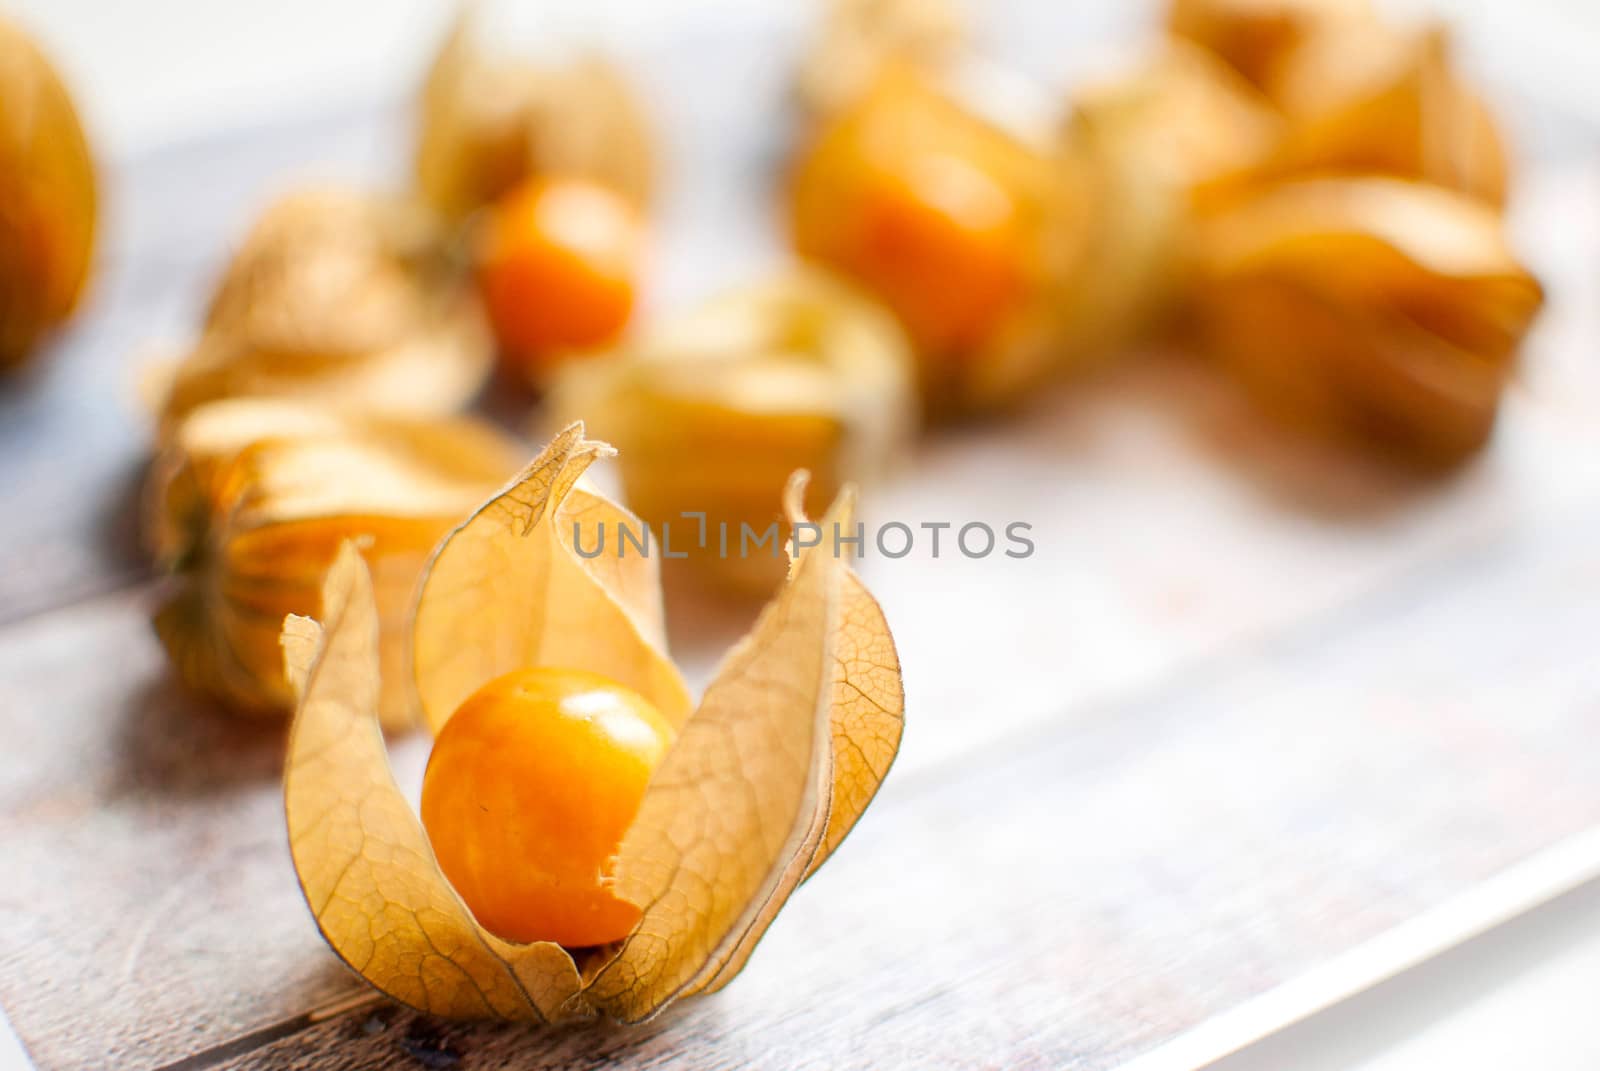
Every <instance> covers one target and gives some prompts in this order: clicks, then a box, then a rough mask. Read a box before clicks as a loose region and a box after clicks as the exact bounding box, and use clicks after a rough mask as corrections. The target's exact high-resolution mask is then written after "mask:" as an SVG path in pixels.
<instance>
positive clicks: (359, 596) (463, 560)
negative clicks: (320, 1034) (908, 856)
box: [284, 427, 903, 1023]
mask: <svg viewBox="0 0 1600 1071" xmlns="http://www.w3.org/2000/svg"><path fill="white" fill-rule="evenodd" d="M607 452H608V451H607V449H606V448H605V447H604V446H603V444H599V443H593V442H589V441H586V440H584V439H583V437H582V429H581V428H577V427H575V428H569V429H568V430H567V431H566V432H564V433H562V434H561V435H559V436H557V438H556V439H555V440H554V441H553V442H552V443H551V445H550V446H549V447H548V448H547V449H546V450H545V451H544V452H543V453H542V454H541V455H540V456H539V457H538V458H536V459H535V460H534V462H533V463H532V464H530V465H529V466H528V467H527V469H525V470H524V473H523V475H522V477H521V478H519V480H518V481H516V482H515V483H514V484H513V485H512V486H511V487H510V488H509V489H508V490H507V491H506V492H504V493H503V494H501V495H498V496H496V497H495V498H494V499H493V500H491V501H490V502H488V503H487V504H485V505H484V506H483V508H482V509H480V510H479V511H478V512H477V513H475V514H474V516H473V518H472V519H471V520H470V521H468V522H467V523H466V524H465V525H464V526H463V527H462V528H461V529H459V530H458V531H457V533H456V534H455V535H454V536H453V537H452V538H451V540H450V541H449V542H447V543H446V544H445V545H444V547H443V548H442V549H441V551H440V554H439V556H438V559H437V560H436V562H435V564H434V566H433V568H432V571H431V572H430V574H429V577H428V578H427V580H426V581H425V583H424V587H423V592H422V597H421V599H420V601H419V603H418V607H417V618H416V624H417V641H416V642H417V652H418V657H417V661H416V673H417V676H416V680H417V685H418V688H419V692H420V694H421V695H423V696H424V697H428V696H433V697H434V699H436V700H442V701H444V702H445V703H446V704H448V702H449V701H451V700H452V697H453V696H454V695H455V694H456V693H457V692H459V691H460V690H461V689H462V688H464V687H469V685H470V682H469V681H468V678H469V677H471V676H472V675H473V674H474V673H478V672H483V673H494V672H498V671H499V670H500V667H501V666H502V665H504V664H506V663H505V659H506V658H507V657H508V654H509V655H511V656H513V657H514V656H516V655H517V654H519V653H520V655H521V656H522V657H529V658H533V659H535V660H536V661H538V662H539V663H540V664H550V663H549V662H548V661H545V660H546V659H547V658H548V657H556V658H564V657H575V658H577V659H579V660H580V661H581V662H587V663H588V664H590V665H604V666H606V667H607V668H609V669H611V670H613V671H616V670H618V669H619V668H620V669H621V671H622V676H621V678H620V679H621V680H623V681H624V682H629V681H632V682H633V683H635V684H643V685H645V686H646V687H652V686H656V687H657V689H658V690H657V698H658V701H660V700H661V699H663V698H664V699H665V701H666V705H665V706H664V707H663V714H664V715H665V716H667V717H668V718H669V720H672V721H674V722H675V723H676V724H677V725H678V727H679V728H678V736H677V739H676V741H675V742H674V744H673V746H672V748H671V750H670V751H669V752H668V754H667V756H666V757H665V759H663V761H662V763H661V766H660V767H659V768H658V769H657V771H656V773H655V775H654V777H653V778H652V779H651V782H650V786H649V788H648V789H647V791H646V794H645V797H644V800H643V803H642V805H641V807H640V811H639V815H638V817H637V818H636V819H635V821H634V823H633V825H632V827H631V828H630V829H629V832H628V834H627V835H626V837H625V838H624V840H623V843H622V845H621V847H620V849H619V852H618V856H617V860H616V864H615V871H614V880H615V885H614V887H615V890H616V892H617V893H618V894H619V895H621V896H623V897H625V898H627V899H630V900H632V901H633V902H634V903H636V904H638V905H639V906H640V907H641V908H642V911H643V914H642V917H641V919H640V921H639V923H638V925H637V926H636V927H635V929H634V931H633V933H632V934H631V935H630V936H629V937H628V938H626V939H625V940H623V941H622V942H619V943H618V944H616V945H613V946H608V947H605V948H598V949H581V950H573V951H569V950H567V949H564V948H561V947H560V946H558V945H555V944H551V943H548V942H536V943H531V944H512V943H509V942H506V941H503V940H501V939H500V938H498V937H496V936H494V935H493V934H491V933H489V932H487V931H485V930H483V929H482V928H481V927H480V926H478V925H477V923H476V922H475V920H474V919H473V918H472V916H471V913H470V912H469V911H468V909H467V908H466V906H465V905H464V904H463V903H462V902H461V900H460V898H459V897H458V896H457V895H456V894H455V892H454V890H453V889H452V888H451V887H450V884H449V882H448V881H447V880H446V879H445V877H444V875H443V874H442V873H441V871H440V870H439V867H438V865H437V863H436V861H435V860H434V857H433V853H432V850H431V848H430V847H429V844H428V838H427V834H426V832H425V831H424V830H423V828H422V825H421V823H420V822H419V821H418V819H417V817H416V815H415V814H414V813H413V812H412V811H411V809H410V808H409V806H408V805H407V803H406V801H405V797H404V794H403V793H402V792H401V790H400V788H399V786H398V785H397V784H396V783H395V780H394V775H393V772H392V770H391V769H390V768H389V766H388V762H387V757H386V754H385V750H384V745H383V739H382V735H381V734H380V733H379V732H378V723H377V721H376V719H375V717H374V708H375V705H376V702H377V695H378V690H379V664H378V659H377V635H378V632H377V621H376V613H375V608H374V603H373V595H372V587H371V582H370V578H369V576H368V573H367V570H366V568H365V566H364V564H363V563H362V561H361V558H360V555H359V552H358V551H356V549H355V548H354V547H352V546H349V545H346V547H345V548H344V550H343V551H342V552H341V553H340V555H339V557H338V559H337V561H336V562H335V564H334V567H333V568H332V570H330V572H329V575H328V580H327V584H326V587H325V593H324V599H323V602H324V610H323V618H322V621H321V622H320V623H319V622H316V621H311V620H308V619H305V618H290V619H289V620H288V621H287V622H286V623H285V631H284V648H285V654H286V658H287V660H288V663H289V675H290V677H291V678H292V679H294V680H295V681H297V682H299V684H300V701H299V705H298V710H297V713H296V716H295V720H294V724H293V727H292V729H291V733H290V748H289V760H288V763H287V766H286V769H285V777H284V799H285V811H286V816H287V822H288V830H289V842H290V849H291V853H292V855H293V858H294V863H295V869H296V872H297V873H298V875H299V877H300V882H301V887H302V889H303V891H304V893H305V896H306V901H307V904H308V905H309V906H310V908H311V911H312V913H313V915H314V916H315V918H316V920H317V925H318V927H319V929H320V930H321V932H322V934H323V936H324V938H326V939H327V941H328V943H329V945H330V946H331V947H332V948H333V949H334V951H335V952H336V953H337V954H338V955H339V956H340V957H341V958H342V959H344V961H345V962H346V963H348V964H350V965H351V966H352V968H354V969H355V970H357V971H358V972H359V973H360V974H361V975H362V976H363V977H364V978H365V979H366V980H367V981H368V982H369V983H371V984H372V985H373V986H375V987H377V988H378V989H379V990H381V991H382V992H384V993H386V994H388V995H389V996H391V997H393V998H394V999H396V1000H399V1001H402V1002H403V1003H406V1004H409V1005H411V1006H412V1007H415V1008H417V1009H419V1010H421V1011H424V1012H428V1013H431V1014H436V1015H443V1016H451V1017H458V1018H489V1019H503V1020H512V1021H524V1022H569V1021H579V1020H584V1019H590V1018H594V1017H596V1016H606V1017H609V1018H612V1019H616V1020H619V1021H622V1022H630V1023H631V1022H639V1021H642V1020H645V1019H648V1018H650V1017H651V1016H653V1015H655V1014H657V1013H658V1012H659V1011H660V1010H661V1009H662V1008H664V1007H666V1006H667V1005H668V1004H670V1003H671V1002H672V1001H673V1000H675V999H677V998H679V997H682V996H688V995H690V994H693V993H697V992H704V991H710V990H714V989H717V988H720V987H721V986H722V985H725V984H726V983H727V982H728V981H729V980H730V979H731V978H732V977H734V976H735V975H736V974H737V973H738V972H739V970H740V969H741V968H742V967H743V966H744V964H745V962H746V960H747V959H748V957H749V955H750V953H751V951H752V950H753V949H754V947H755V945H756V943H757V942H758V941H759V939H760V937H761V935H762V934H763V933H764V932H765V930H766V928H767V926H768V925H770V923H771V922H772V920H773V918H774V917H775V916H776V914H777V912H778V910H779V909H780V908H781V906H782V904H783V903H784V901H785V900H787V898H788V896H789V895H790V894H791V893H792V892H793V890H794V888H795V887H796V885H798V883H799V882H800V881H801V880H802V879H803V878H804V877H805V876H806V875H808V874H809V873H811V872H813V871H814V869H815V868H816V866H817V865H819V864H820V863H821V862H822V861H823V860H824V859H825V858H826V857H827V855H828V854H829V853H830V852H831V851H832V849H833V848H834V847H835V846H836V845H837V844H838V842H839V840H840V839H842V837H843V835H844V834H845V833H846V832H848V830H849V828H850V827H851V826H852V825H853V824H854V822H855V821H856V819H857V818H859V816H860V814H861V812H862V810H863V809H864V808H865V807H866V805H867V802H868V801H870V799H871V797H872V795H873V793H874V792H875V791H876V788H877V785H878V784H879V783H880V782H881V781H882V778H883V776H884V774H885V773H886V772H887V770H888V766H889V764H890V763H891V762H892V760H893V757H894V752H895V750H896V749H897V747H898V742H899V737H900V729H901V714H902V709H903V695H902V691H901V688H900V674H899V664H898V660H897V658H896V656H895V653H894V646H893V641H892V639H891V638H890V636H889V632H888V627H887V624H886V623H885V622H884V620H883V617H882V613H881V611H880V610H879V609H878V607H877V605H876V603H874V602H873V601H872V598H871V596H870V595H868V594H867V593H866V590H865V588H863V587H861V586H860V583H859V581H857V580H856V579H855V578H854V576H853V575H852V574H851V573H850V571H849V569H848V567H847V566H846V565H845V564H844V563H843V561H842V560H840V559H839V558H838V557H836V556H834V555H832V554H829V553H826V552H825V551H824V550H823V549H822V548H818V549H815V550H811V551H808V552H805V553H804V554H803V556H802V557H800V558H799V560H798V561H797V562H796V564H795V566H794V569H793V571H792V573H791V575H790V577H789V580H788V582H787V583H786V584H785V585H784V588H783V590H782V591H780V592H779V593H778V595H777V596H776V597H775V598H774V600H773V602H772V604H771V605H770V606H768V608H767V609H766V610H765V611H764V612H763V614H762V615H761V618H760V619H759V621H758V622H757V623H756V625H755V626H754V628H753V629H752V630H751V632H750V634H749V636H748V637H746V639H745V640H744V641H743V642H741V643H740V644H739V645H738V646H736V647H735V648H734V650H733V651H732V652H730V654H729V655H728V657H727V659H726V660H725V662H724V663H723V666H722V668H721V669H720V670H719V671H718V673H717V676H716V678H715V680H714V681H713V682H712V684H711V685H710V687H709V688H708V689H707V691H706V694H705V697H704V699H703V700H702V701H701V703H700V704H699V706H698V707H697V708H696V709H694V711H693V712H692V713H690V712H689V710H688V707H687V705H686V703H684V702H683V701H682V699H681V698H679V697H676V696H675V694H674V693H675V691H676V689H675V688H673V687H672V686H671V684H670V681H668V680H666V679H665V678H662V677H661V676H660V675H659V673H658V672H657V671H658V670H659V667H660V666H661V665H663V664H666V665H670V663H665V661H664V655H663V652H662V649H661V646H660V640H659V617H658V606H659V603H658V602H655V603H652V602H650V601H649V600H645V601H640V600H639V599H637V598H636V597H635V596H637V594H638V592H639V582H642V581H647V580H653V579H654V569H655V563H654V560H653V559H641V558H631V559H612V560H610V561H608V562H604V563H602V562H601V561H600V559H586V558H584V557H582V556H579V555H577V554H574V553H573V551H572V545H571V544H569V543H568V542H567V536H566V534H565V533H564V532H561V531H560V530H559V528H560V526H562V525H563V524H564V522H568V521H572V522H575V523H578V524H580V526H581V525H583V524H585V523H600V519H602V518H603V519H604V520H605V521H608V522H609V521H615V520H618V519H623V518H625V517H626V514H625V512H624V511H622V510H621V509H620V508H619V507H617V506H615V505H612V504H610V503H608V502H606V501H605V500H604V499H601V498H599V497H598V496H595V495H593V494H592V493H589V492H585V491H582V490H581V489H580V488H579V487H578V481H579V478H580V477H581V475H582V473H583V471H584V469H585V468H586V467H587V466H588V465H589V464H590V463H591V461H593V460H594V459H595V458H596V457H598V456H603V455H604V454H605V453H607ZM574 496H576V497H574ZM789 497H790V500H791V502H793V501H797V500H798V498H799V489H798V488H795V489H793V490H792V492H791V494H790V496H789ZM850 510H851V498H850V496H849V494H848V493H847V494H845V495H844V496H842V498H841V500H840V502H839V503H837V504H836V505H835V507H834V510H833V511H832V512H830V514H829V515H828V516H827V517H825V518H824V523H825V524H827V523H840V524H848V522H849V516H850ZM585 518H588V519H589V520H588V521H585ZM497 565H504V566H505V567H506V568H507V569H508V570H509V571H510V572H509V576H510V577H511V579H510V580H509V581H508V582H505V583H497V582H496V579H495V578H496V577H498V576H500V575H501V574H500V572H499V570H498V569H497V567H496V566H497ZM547 582H553V583H554V584H555V587H554V588H552V587H545V586H543V585H545V584H546V583H547ZM530 585H531V586H530ZM557 589H559V590H557ZM628 593H632V594H628ZM657 594H659V593H657ZM485 619H488V620H491V621H493V622H495V623H496V629H498V628H502V627H503V628H506V629H509V630H510V633H511V635H510V636H509V637H507V638H506V639H505V640H504V641H503V642H493V641H494V636H492V635H490V636H487V637H462V638H461V639H460V640H459V641H457V642H456V644H455V647H456V649H457V650H458V651H459V652H460V653H459V656H457V657H449V656H448V651H446V650H445V649H444V648H440V647H436V646H435V645H436V644H438V643H449V642H450V636H449V629H450V628H451V627H453V625H454V624H455V623H459V622H466V621H475V620H485ZM582 627H589V628H595V629H598V630H599V631H597V632H595V633H592V634H590V635H588V636H587V637H586V638H585V637H584V636H581V635H580V636H577V637H574V636H572V635H570V634H569V633H570V631H571V630H572V629H574V628H582ZM485 638H487V639H489V640H491V642H489V643H487V644H485V643H482V642H480V641H481V640H482V639H485ZM550 645H555V647H557V648H559V650H556V649H555V648H552V647H551V646H550ZM647 667H655V668H654V669H647ZM639 670H646V672H644V673H643V674H642V675H641V674H639V673H638V672H637V671H639ZM630 673H632V676H630V675H629V674H630ZM485 679H487V678H485ZM480 683H481V682H480ZM663 685H664V686H666V687H665V690H664V691H663V690H661V687H660V686H663ZM470 686H471V687H475V685H470ZM678 687H679V688H681V685H679V686H678ZM424 705H425V706H426V707H428V708H429V711H430V714H429V722H430V724H432V725H433V726H434V727H435V728H437V727H438V726H440V725H442V724H444V721H445V720H446V719H448V716H449V713H450V711H449V709H447V705H446V706H435V705H434V703H433V701H430V700H428V699H426V698H425V699H424ZM441 714H442V716H441ZM843 754H851V755H853V760H852V761H851V762H849V763H846V762H839V761H837V760H836V756H839V755H843Z"/></svg>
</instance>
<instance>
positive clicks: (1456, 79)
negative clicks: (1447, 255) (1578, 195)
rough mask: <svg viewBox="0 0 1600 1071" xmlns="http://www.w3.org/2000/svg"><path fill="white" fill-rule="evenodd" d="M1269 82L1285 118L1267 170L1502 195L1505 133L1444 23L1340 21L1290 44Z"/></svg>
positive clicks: (1496, 200) (1492, 198)
mask: <svg viewBox="0 0 1600 1071" xmlns="http://www.w3.org/2000/svg"><path fill="white" fill-rule="evenodd" d="M1268 91H1269V93H1270V95H1271V97H1272V99H1273V100H1274V101H1275V102H1276V103H1277V105H1278V107H1280V108H1281V109H1282V110H1283V113H1284V115H1285V116H1286V117H1287V120H1288V125H1287V131H1286V135H1285V137H1284V139H1283V140H1282V142H1281V143H1280V144H1279V146H1278V147H1277V149H1276V151H1275V152H1274V153H1273V156H1272V158H1271V159H1270V160H1268V161H1266V163H1265V165H1264V166H1263V167H1262V168H1261V174H1262V175H1263V176H1265V177H1271V178H1282V177H1290V176H1295V175H1306V174H1315V173H1368V174H1385V175H1394V176H1396V177H1399V178H1411V179H1420V180H1422V181H1426V182H1431V183H1434V184H1435V185H1439V186H1444V187H1447V188H1449V189H1453V190H1460V191H1461V192H1463V193H1467V194H1471V195H1473V196H1475V197H1479V198H1482V199H1483V200H1485V201H1487V202H1489V203H1490V204H1493V205H1495V206H1503V205H1504V203H1505V200H1506V191H1507V186H1508V183H1509V176H1508V173H1509V171H1510V162H1509V160H1508V158H1507V153H1506V148H1505V143H1504V139H1503V138H1502V136H1501V134H1500V131H1499V129H1498V126H1497V124H1496V122H1495V119H1494V116H1493V115H1492V114H1491V112H1490V110H1489V108H1488V105H1487V104H1486V103H1485V102H1484V100H1483V98H1482V97H1481V96H1480V95H1479V94H1478V93H1477V92H1476V91H1475V90H1474V89H1473V88H1472V87H1471V86H1470V85H1469V84H1468V83H1467V81H1466V80H1465V79H1464V78H1463V76H1462V75H1461V73H1460V72H1459V71H1458V70H1457V69H1456V67H1455V64H1454V63H1453V60H1452V55H1451V48H1450V42H1449V36H1448V34H1447V33H1446V31H1445V30H1444V28H1443V27H1442V26H1437V25H1434V26H1426V27H1423V28H1421V29H1394V28H1390V27H1388V26H1386V25H1383V24H1380V23H1378V22H1376V21H1373V22H1349V23H1344V24H1340V25H1339V26H1338V27H1337V28H1332V29H1329V30H1328V31H1327V32H1325V33H1323V34H1321V35H1319V36H1317V37H1314V38H1311V39H1308V40H1306V41H1304V42H1303V43H1302V44H1300V45H1299V47H1297V48H1295V49H1294V50H1292V51H1290V52H1289V53H1287V54H1286V55H1285V57H1284V60H1283V63H1282V64H1281V65H1280V67H1279V69H1278V71H1277V73H1276V75H1275V76H1274V78H1273V79H1272V82H1271V84H1270V86H1269V90H1268Z"/></svg>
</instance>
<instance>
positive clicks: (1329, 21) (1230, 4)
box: [1167, 0, 1374, 90]
mask: <svg viewBox="0 0 1600 1071" xmlns="http://www.w3.org/2000/svg"><path fill="white" fill-rule="evenodd" d="M1373 18H1374V16H1373V12H1372V5H1371V2H1370V0H1172V6H1171V7H1170V8H1169V9H1168V12H1167V28H1168V30H1169V31H1170V32H1171V33H1172V34H1173V35H1174V36H1176V37H1180V38H1186V39H1188V40H1190V41H1193V42H1195V43H1196V44H1198V45H1202V46H1204V47H1205V48H1208V49H1210V50H1211V51H1212V52H1214V53H1216V54H1217V55H1218V56H1220V57H1221V58H1222V59H1223V60H1224V61H1226V62H1227V63H1228V64H1230V65H1231V66H1232V67H1233V68H1234V69H1235V70H1237V71H1238V72H1239V74H1240V75H1242V76H1243V77H1244V78H1245V79H1246V80H1247V81H1249V82H1250V83H1251V84H1252V85H1254V86H1256V87H1257V88H1258V89H1263V90H1265V89H1267V88H1268V86H1270V85H1271V84H1272V83H1273V82H1274V80H1275V79H1276V78H1277V77H1278V75H1279V68H1280V65H1281V64H1282V63H1283V60H1284V57H1285V55H1287V54H1288V53H1289V52H1292V51H1293V50H1294V49H1296V48H1298V47H1299V46H1300V45H1302V44H1304V43H1305V42H1306V41H1308V40H1310V39H1312V38H1315V37H1317V36H1320V35H1321V34H1323V33H1325V32H1327V31H1328V30H1329V29H1330V28H1336V27H1338V26H1339V25H1341V24H1344V23H1347V22H1356V23H1371V22H1372V20H1373Z"/></svg>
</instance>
